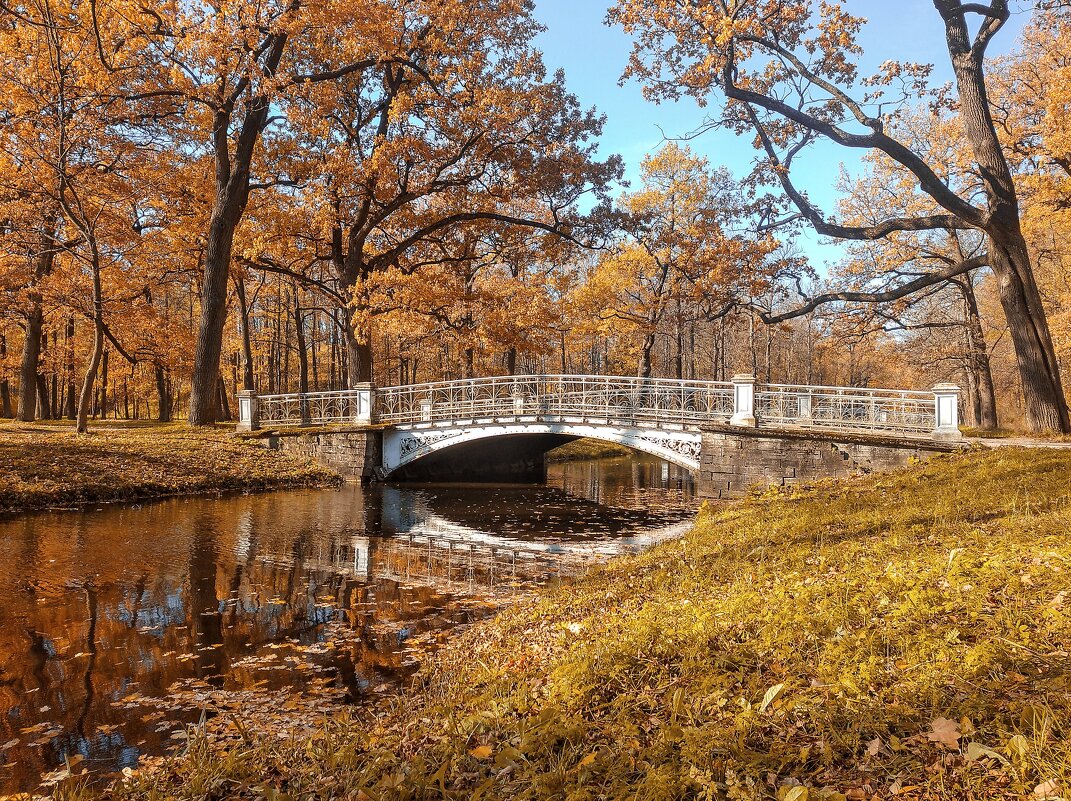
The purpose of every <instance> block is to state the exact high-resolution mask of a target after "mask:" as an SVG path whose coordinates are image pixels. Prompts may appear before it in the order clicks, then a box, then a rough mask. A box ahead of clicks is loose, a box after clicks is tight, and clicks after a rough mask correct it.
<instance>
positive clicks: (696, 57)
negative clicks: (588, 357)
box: [610, 0, 1071, 431]
mask: <svg viewBox="0 0 1071 801" xmlns="http://www.w3.org/2000/svg"><path fill="white" fill-rule="evenodd" d="M934 8H935V11H936V14H937V18H938V19H939V20H940V23H941V25H942V27H943V29H944V32H945V38H946V44H947V51H948V57H949V61H950V63H951V66H952V69H953V72H954V75H955V90H956V91H955V93H954V97H951V98H949V101H950V103H951V105H952V106H953V107H954V109H955V111H956V112H957V114H958V115H959V117H960V119H961V121H962V126H963V131H964V133H965V135H966V139H967V143H968V145H969V149H970V153H971V160H972V164H973V168H974V171H975V173H976V174H977V175H978V176H979V180H980V182H981V188H982V194H981V196H980V197H975V196H973V195H972V194H969V193H967V192H964V191H960V190H958V189H957V187H953V186H949V185H948V184H946V183H945V182H944V181H942V180H941V178H940V177H939V175H937V174H936V173H935V171H934V170H933V168H932V166H931V165H930V164H929V163H927V161H926V159H925V158H924V156H923V155H921V154H920V153H918V152H916V151H915V150H913V149H912V148H911V147H910V146H909V145H908V144H906V143H904V142H903V141H901V140H900V139H898V138H897V137H896V136H895V135H894V134H892V133H890V124H891V123H892V122H893V121H895V119H896V118H897V116H898V115H899V114H900V113H902V112H903V111H904V110H905V109H909V108H912V106H913V104H914V102H915V100H916V99H917V98H918V97H919V96H920V95H922V94H924V93H925V92H926V91H927V79H928V77H929V74H930V70H931V68H930V67H927V66H924V65H918V64H909V63H903V62H897V61H893V60H889V61H886V62H884V64H883V65H882V67H881V69H880V71H879V72H878V73H877V74H876V75H874V76H871V77H869V78H865V79H860V77H859V74H858V69H857V66H856V60H857V59H858V57H859V55H860V53H861V50H860V47H859V45H858V43H857V35H858V32H859V30H860V28H861V27H862V25H863V24H864V20H863V19H861V18H859V17H855V16H852V15H850V14H848V13H846V12H845V11H844V10H843V9H842V7H841V6H840V5H837V4H832V3H822V4H820V5H819V7H818V8H817V9H816V8H815V4H814V3H812V2H809V1H808V0H795V1H794V2H768V0H717V2H714V1H711V2H702V3H692V4H681V3H677V2H674V0H619V2H618V3H617V5H616V6H615V7H614V8H613V9H612V10H611V12H610V19H611V20H612V21H614V22H616V23H618V24H620V25H622V26H623V27H624V29H625V30H626V31H627V32H629V33H630V34H633V35H634V36H635V39H636V43H635V49H634V52H633V55H632V58H631V61H630V64H629V67H628V70H627V72H626V76H627V77H635V78H637V79H639V80H641V81H642V82H643V83H644V85H645V92H646V94H647V96H648V97H649V98H651V99H653V100H663V99H673V98H677V97H680V96H684V95H689V96H692V97H694V98H696V99H697V100H698V101H699V102H701V103H704V104H705V103H707V102H709V100H710V98H711V95H712V93H715V92H717V93H718V94H720V95H721V96H723V97H724V98H725V100H726V102H725V103H724V105H723V106H722V107H721V110H720V112H719V114H718V115H717V116H716V117H715V118H714V119H713V120H712V124H713V125H723V126H727V127H730V128H732V129H733V130H736V131H738V132H740V133H744V132H749V133H751V134H752V135H753V136H754V137H755V142H756V144H757V146H758V147H759V148H760V151H761V153H762V155H763V164H762V168H763V169H764V170H765V172H766V178H767V180H770V181H772V182H773V183H775V184H776V185H777V186H778V187H779V188H780V189H781V190H782V191H783V193H784V196H785V197H786V198H787V199H788V200H789V201H790V202H791V204H792V206H793V207H794V209H795V214H796V215H797V217H798V218H800V219H804V220H806V221H807V222H808V223H809V224H810V225H812V226H813V227H814V228H815V229H816V230H817V231H818V232H819V233H821V234H825V235H828V236H833V237H837V238H841V239H849V240H857V241H858V240H875V239H880V238H883V237H885V236H888V235H889V234H891V233H894V232H899V231H931V230H976V231H979V232H981V233H982V234H983V235H984V236H985V238H986V243H987V247H986V252H985V254H982V255H981V256H979V257H977V258H978V259H982V258H984V261H985V262H986V263H988V264H989V265H990V266H991V267H992V269H993V270H994V272H995V273H996V275H997V277H998V279H999V282H1000V290H1001V300H1002V305H1003V309H1004V313H1005V315H1006V316H1007V319H1008V323H1009V328H1010V331H1011V335H1012V338H1013V341H1014V345H1015V352H1016V357H1017V360H1018V365H1019V371H1020V375H1021V380H1022V386H1023V391H1024V394H1025V400H1026V407H1027V417H1028V422H1029V425H1030V428H1031V429H1032V430H1035V431H1042V430H1057V431H1067V430H1069V428H1071V424H1069V420H1068V412H1067V406H1066V403H1065V399H1064V395H1063V388H1062V384H1061V378H1060V372H1059V368H1058V364H1057V361H1056V356H1055V351H1054V348H1053V343H1052V338H1051V335H1050V332H1049V327H1048V321H1047V317H1046V313H1045V309H1044V307H1043V305H1042V300H1041V296H1040V293H1039V291H1038V287H1037V283H1036V280H1035V277H1034V271H1033V269H1032V266H1031V263H1030V259H1029V253H1028V248H1027V243H1026V241H1025V238H1024V236H1023V232H1022V223H1021V219H1020V209H1019V198H1018V194H1017V189H1016V186H1015V182H1014V180H1013V178H1012V172H1011V169H1010V167H1009V164H1008V161H1007V158H1006V157H1005V154H1004V152H1003V150H1002V149H1001V144H1000V141H999V137H998V134H997V130H996V126H995V124H994V121H993V116H992V112H991V108H990V105H989V86H988V85H987V74H986V62H985V58H986V52H987V49H988V47H989V45H990V43H991V42H992V41H993V39H994V37H995V36H996V35H997V34H998V33H999V32H1000V31H1001V29H1002V28H1003V27H1004V25H1005V23H1006V22H1007V20H1008V18H1009V9H1008V3H1007V0H992V2H989V3H962V2H960V0H934ZM972 20H978V21H979V24H977V25H975V26H973V27H974V28H975V29H976V30H975V31H974V33H973V34H972ZM942 99H943V98H942V97H941V96H940V95H937V96H934V97H933V100H934V101H935V102H939V101H941V100H942ZM818 139H822V140H825V141H827V142H831V143H834V144H836V145H840V146H843V147H845V148H850V149H860V150H864V151H871V152H872V151H877V152H880V153H882V154H883V155H884V156H886V157H888V158H889V159H890V160H892V162H894V163H895V164H896V165H898V167H899V168H900V169H902V170H903V171H904V172H905V174H907V175H909V176H911V178H912V180H913V181H914V182H915V184H916V185H917V187H918V189H919V190H920V191H921V192H922V193H924V194H925V195H927V196H928V197H929V198H930V199H931V200H932V203H933V206H934V209H933V210H932V211H931V212H930V213H925V214H920V215H912V216H910V217H906V218H905V217H890V218H888V219H883V220H880V221H878V222H876V223H874V224H870V225H862V226H854V225H846V224H843V223H841V222H839V221H838V220H837V219H836V218H835V217H832V216H830V215H828V214H826V213H825V212H823V211H822V210H821V209H819V208H817V207H816V206H815V205H814V204H813V203H812V202H811V200H810V199H809V198H808V196H807V195H806V193H805V192H804V191H802V190H801V189H800V188H799V187H798V186H797V185H796V183H795V181H794V179H793V174H792V166H793V161H794V159H795V158H796V157H797V156H798V155H799V154H800V153H801V152H803V151H804V150H805V149H806V148H807V147H808V146H809V145H810V144H811V143H813V142H814V141H816V140H818ZM974 266H975V265H974V264H971V265H952V266H949V267H947V268H946V269H942V270H938V271H935V273H934V274H933V275H931V276H929V277H927V278H925V279H923V280H922V281H921V284H922V286H920V285H919V282H913V281H909V282H907V283H905V284H904V285H903V286H902V287H899V288H898V289H897V290H894V291H895V292H903V294H904V295H906V294H910V292H912V291H915V290H917V289H919V288H922V287H923V286H927V285H930V284H931V283H934V282H940V281H944V280H947V279H948V278H950V277H953V276H954V275H958V274H961V273H962V272H964V271H966V270H967V269H971V268H973V267H974ZM810 308H813V306H811V307H810ZM807 310H809V309H807Z"/></svg>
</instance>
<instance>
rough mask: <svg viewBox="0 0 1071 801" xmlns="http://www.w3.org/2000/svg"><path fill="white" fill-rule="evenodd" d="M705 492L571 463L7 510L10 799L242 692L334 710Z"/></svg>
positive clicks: (603, 463) (138, 752)
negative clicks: (469, 475) (532, 585)
mask: <svg viewBox="0 0 1071 801" xmlns="http://www.w3.org/2000/svg"><path fill="white" fill-rule="evenodd" d="M694 508H695V499H694V493H693V488H692V483H691V480H690V478H689V477H688V475H687V473H685V472H684V471H682V470H680V469H679V468H676V467H673V466H671V465H668V464H666V463H664V462H661V461H658V460H655V459H650V458H645V457H636V458H634V459H628V458H614V459H599V460H589V461H579V462H570V463H565V464H561V465H554V466H552V467H551V470H550V475H549V478H548V482H547V484H546V485H544V486H517V485H509V486H486V485H478V486H477V485H473V486H458V485H404V486H403V485H394V486H373V487H363V488H362V487H357V486H352V485H350V486H345V487H342V488H340V489H337V490H335V489H331V490H300V491H286V492H275V493H269V494H263V495H238V496H227V497H211V498H205V497H200V498H179V499H172V500H166V501H162V502H158V503H152V504H146V505H144V506H141V505H136V504H135V505H125V506H118V505H117V506H108V507H102V508H95V507H94V508H89V509H87V510H85V511H82V512H57V513H38V514H30V515H24V516H20V517H15V518H8V519H0V545H2V546H3V547H2V548H0V794H3V793H14V792H23V791H30V790H33V789H34V788H36V787H38V786H39V785H40V783H41V781H42V778H45V779H47V778H49V777H51V778H53V779H54V778H56V777H57V775H58V774H57V773H56V771H57V768H61V767H63V766H65V765H66V764H67V763H68V762H70V763H71V764H77V765H78V768H77V769H78V770H83V769H89V770H92V771H96V772H99V773H102V774H103V773H109V772H114V771H117V770H120V769H122V768H123V767H133V766H136V764H137V762H138V759H139V758H140V757H142V756H143V755H151V754H161V753H165V752H167V751H168V750H171V749H174V748H176V747H178V746H180V745H181V743H182V738H183V734H184V730H185V726H186V724H188V723H190V722H196V721H197V720H198V719H199V718H200V717H201V715H203V714H205V711H204V710H205V709H206V708H207V703H206V700H207V699H208V698H209V697H212V698H215V699H216V700H217V701H218V698H219V697H220V693H221V692H222V693H227V694H233V696H234V697H235V698H239V697H240V698H242V699H250V698H253V699H256V698H263V699H266V701H265V702H266V703H273V704H275V703H280V701H279V699H280V698H287V699H291V700H287V701H285V702H284V703H287V704H298V703H301V702H302V699H305V700H308V701H309V703H311V704H313V705H319V706H321V707H322V703H321V699H323V698H327V697H328V696H329V697H330V700H331V703H356V702H359V701H360V699H361V698H362V697H364V696H366V695H368V694H369V693H375V692H377V691H383V690H386V689H390V688H393V687H396V686H398V682H399V681H402V680H404V678H405V677H407V676H408V675H410V674H411V673H412V672H413V671H414V670H415V669H416V668H417V667H418V665H419V661H420V656H421V654H423V653H425V652H426V651H427V650H429V649H432V648H434V646H435V644H436V643H437V642H439V641H440V640H441V639H442V638H443V637H444V636H446V634H447V633H448V632H449V631H450V630H451V629H452V628H455V627H457V626H458V625H464V624H467V623H469V622H472V621H474V620H476V619H479V618H480V617H484V616H486V615H487V614H489V613H490V612H491V611H492V610H493V609H494V608H495V605H496V603H498V602H500V599H501V597H502V595H503V593H508V592H509V590H510V588H511V587H513V586H516V585H517V584H523V583H524V582H526V581H528V580H539V579H541V578H543V577H545V576H544V575H542V574H543V573H546V572H553V570H554V569H556V566H559V565H561V564H566V563H567V562H568V564H574V563H575V560H581V561H582V560H584V559H594V558H601V557H604V556H605V555H608V554H613V553H618V552H621V551H623V550H627V549H632V548H637V547H641V546H643V545H645V544H647V543H649V542H652V541H654V540H657V539H659V538H662V537H666V536H671V535H673V534H674V533H678V532H679V531H680V530H681V529H682V527H683V526H684V525H686V523H687V521H688V520H690V518H691V516H692V514H693V512H694ZM228 697H229V696H228ZM309 699H311V700H309ZM242 702H243V703H246V702H248V700H243V701H242ZM217 706H218V704H217ZM317 708H319V707H317Z"/></svg>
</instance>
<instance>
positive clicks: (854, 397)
mask: <svg viewBox="0 0 1071 801" xmlns="http://www.w3.org/2000/svg"><path fill="white" fill-rule="evenodd" d="M958 404H959V388H958V387H955V386H953V385H950V384H941V385H938V386H936V387H934V389H933V391H931V392H918V391H912V390H899V389H871V388H866V387H819V386H790V385H785V384H768V385H756V382H755V379H754V377H753V376H735V377H734V378H733V380H732V381H731V382H728V381H675V380H671V379H661V378H650V379H647V378H635V377H624V376H575V375H525V376H502V377H496V378H475V379H466V380H461V381H440V382H435V383H430V384H413V385H409V386H399V387H386V388H382V389H373V388H372V387H371V385H362V386H361V387H358V388H355V389H352V390H344V391H340V392H316V393H308V394H305V395H301V394H286V395H264V396H257V395H256V394H255V393H252V392H241V393H239V411H240V425H239V427H240V428H241V429H244V430H252V429H255V428H259V427H261V426H263V425H272V426H280V427H283V426H307V425H325V424H337V423H341V424H351V425H367V424H370V423H372V422H373V420H375V421H377V422H380V423H384V424H392V425H406V424H418V425H419V424H437V423H438V424H442V423H458V422H465V421H477V420H500V419H502V418H512V419H531V418H548V417H549V418H557V419H562V418H568V419H576V418H580V419H582V420H584V421H586V422H591V421H602V422H606V423H614V424H618V425H621V424H626V425H627V424H642V425H654V426H660V425H670V426H675V427H680V426H686V427H692V426H699V425H703V424H709V423H730V424H732V425H735V426H756V425H757V426H770V427H774V428H809V429H816V430H829V431H848V432H852V431H856V432H869V433H879V434H888V435H892V436H901V437H919V436H927V435H929V436H933V437H935V438H941V439H957V438H958V437H959V436H960V434H959V422H958Z"/></svg>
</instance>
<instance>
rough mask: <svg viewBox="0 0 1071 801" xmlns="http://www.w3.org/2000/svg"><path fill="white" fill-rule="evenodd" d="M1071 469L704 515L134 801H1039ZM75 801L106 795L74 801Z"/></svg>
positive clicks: (912, 479)
mask: <svg viewBox="0 0 1071 801" xmlns="http://www.w3.org/2000/svg"><path fill="white" fill-rule="evenodd" d="M1069 530H1071V454H1068V453H1067V452H1065V451H1053V450H1045V451H1042V450H1026V449H1013V448H1008V449H1001V450H998V451H995V452H984V453H982V452H973V453H969V454H964V455H954V456H942V457H938V458H936V459H934V460H933V461H932V462H930V463H927V464H925V465H922V466H917V467H915V468H911V469H907V470H903V471H901V472H898V473H895V474H889V475H882V476H872V477H869V478H866V479H858V480H850V481H843V482H838V483H832V482H830V483H824V484H817V485H814V486H811V487H808V488H805V489H801V490H793V491H788V492H784V493H778V494H775V493H768V494H766V495H763V496H756V497H753V498H750V499H747V500H744V501H742V502H739V503H736V504H732V505H727V506H722V507H720V508H712V507H711V508H706V509H704V510H703V511H702V512H701V515H700V518H699V521H698V523H697V525H696V527H695V529H694V531H693V532H692V533H690V534H689V535H687V536H686V537H685V538H683V539H681V540H678V541H674V542H670V543H666V544H664V545H661V546H659V547H656V548H654V549H652V550H651V551H649V552H647V553H646V554H644V555H641V556H639V557H636V558H631V559H622V560H618V561H617V562H615V563H613V564H611V565H610V566H608V567H606V568H604V569H600V570H598V571H596V572H594V573H592V574H590V575H589V576H587V577H585V578H584V579H582V580H580V581H579V582H578V583H577V584H575V585H572V586H568V587H563V588H561V589H559V590H557V591H550V592H548V593H545V594H544V595H542V596H541V597H540V598H537V599H535V600H533V601H531V602H527V603H524V604H521V605H519V606H517V607H515V608H513V609H510V610H507V611H505V612H503V613H502V614H500V615H499V616H498V617H497V618H496V619H494V620H492V621H488V622H485V623H482V624H478V625H476V626H474V627H473V628H472V629H470V630H469V631H468V632H466V633H465V634H463V635H461V636H460V637H459V638H458V639H457V640H455V641H454V642H453V643H452V644H450V645H448V646H447V647H446V648H445V649H444V650H443V651H441V652H440V653H439V654H438V656H437V657H436V658H435V659H434V661H433V662H432V663H431V664H429V665H428V666H426V668H425V669H424V671H423V675H424V679H423V683H422V684H421V685H420V686H419V687H418V688H416V690H415V691H413V692H411V693H407V694H405V695H404V696H403V697H399V698H398V699H396V700H395V701H393V702H390V703H389V704H387V705H386V706H383V707H380V708H377V709H375V710H371V711H369V710H364V711H360V712H358V713H356V716H355V717H353V718H346V719H331V720H321V721H310V720H304V721H302V724H301V725H299V726H297V728H296V731H297V732H299V733H298V734H296V735H294V736H290V737H287V736H282V737H280V736H279V733H278V732H276V731H272V730H270V729H263V730H258V729H256V728H254V727H253V726H252V725H250V721H248V720H247V721H245V722H244V723H243V722H242V721H241V720H240V716H241V713H240V712H236V713H235V719H236V720H238V723H237V724H234V723H232V722H230V721H229V720H228V721H224V722H222V723H220V722H219V721H217V723H218V724H219V725H218V726H217V730H219V729H221V728H222V729H230V730H231V735H230V736H231V741H230V745H228V746H227V747H225V748H219V747H214V746H213V745H212V744H211V742H209V741H207V740H206V739H205V738H203V737H196V736H195V737H194V739H193V741H192V744H191V746H190V752H189V754H188V755H187V756H186V757H183V758H180V759H177V760H173V761H168V762H165V763H164V765H163V766H162V767H161V768H159V769H158V770H157V771H155V772H152V773H145V774H144V775H138V776H135V777H133V778H132V779H130V780H128V781H127V782H126V783H125V784H123V785H121V786H119V787H117V788H116V789H115V790H113V797H117V798H123V799H128V798H183V799H194V798H197V799H206V798H239V797H240V798H254V797H256V798H261V797H266V798H303V799H312V798H318V799H327V798H360V799H377V801H378V800H382V799H402V798H406V799H410V798H414V799H415V798H419V799H425V798H428V799H430V798H450V799H476V798H480V799H484V800H485V801H486V799H509V798H518V799H551V798H557V799H570V801H580V800H581V799H596V798H613V799H618V798H620V799H624V798H629V799H676V798H696V799H721V798H728V799H778V800H779V801H815V800H816V799H828V800H829V801H840V800H841V799H862V798H896V799H921V798H926V799H934V798H941V799H980V798H986V799H994V798H1009V799H1010V798H1023V797H1030V798H1034V799H1041V798H1045V797H1052V798H1055V797H1060V796H1062V795H1063V793H1064V788H1068V787H1069V785H1068V783H1067V781H1068V778H1069V777H1071V739H1069V728H1068V727H1069V726H1071V693H1069V689H1071V656H1069V652H1071V538H1069V537H1068V531H1069ZM61 797H63V798H79V797H85V796H84V795H83V794H82V793H81V792H78V791H71V790H66V791H61Z"/></svg>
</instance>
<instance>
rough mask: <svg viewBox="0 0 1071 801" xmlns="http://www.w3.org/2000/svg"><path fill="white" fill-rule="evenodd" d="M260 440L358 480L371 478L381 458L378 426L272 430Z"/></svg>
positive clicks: (363, 480) (276, 448) (381, 435)
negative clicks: (347, 428)
mask: <svg viewBox="0 0 1071 801" xmlns="http://www.w3.org/2000/svg"><path fill="white" fill-rule="evenodd" d="M259 439H261V441H262V442H263V444H264V445H265V447H268V448H273V449H275V450H280V451H285V452H286V453H293V454H297V455H299V456H305V457H307V458H309V459H312V460H313V461H315V462H317V463H319V464H322V465H323V466H324V467H327V468H330V469H331V470H335V471H337V472H338V473H339V474H340V475H342V476H345V477H346V478H349V479H353V480H355V481H361V482H368V481H371V480H372V479H373V478H374V473H375V470H376V468H378V467H379V466H380V465H381V464H382V459H383V457H382V447H383V434H382V432H381V431H379V430H377V429H356V430H351V431H315V432H301V431H285V432H272V433H269V434H265V435H263V436H261V437H259Z"/></svg>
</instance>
